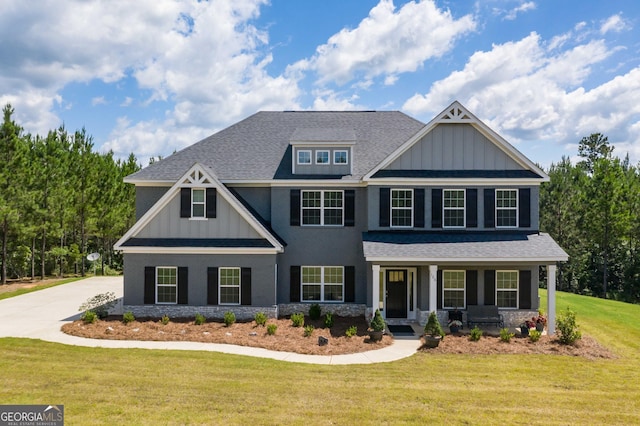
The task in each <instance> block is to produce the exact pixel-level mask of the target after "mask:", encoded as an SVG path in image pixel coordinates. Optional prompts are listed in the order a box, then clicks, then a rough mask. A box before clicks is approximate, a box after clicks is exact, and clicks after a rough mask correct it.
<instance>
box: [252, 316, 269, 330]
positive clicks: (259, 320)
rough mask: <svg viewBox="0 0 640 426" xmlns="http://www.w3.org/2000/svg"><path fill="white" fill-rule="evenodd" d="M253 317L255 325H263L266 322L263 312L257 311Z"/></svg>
mask: <svg viewBox="0 0 640 426" xmlns="http://www.w3.org/2000/svg"><path fill="white" fill-rule="evenodd" d="M253 319H254V320H255V321H256V325H261V326H263V327H264V326H265V324H266V323H267V315H266V314H265V313H264V312H258V313H257V314H256V315H255V316H254V317H253Z"/></svg>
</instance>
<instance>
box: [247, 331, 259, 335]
mask: <svg viewBox="0 0 640 426" xmlns="http://www.w3.org/2000/svg"><path fill="white" fill-rule="evenodd" d="M257 335H258V333H256V332H255V331H252V332H251V333H249V336H257Z"/></svg>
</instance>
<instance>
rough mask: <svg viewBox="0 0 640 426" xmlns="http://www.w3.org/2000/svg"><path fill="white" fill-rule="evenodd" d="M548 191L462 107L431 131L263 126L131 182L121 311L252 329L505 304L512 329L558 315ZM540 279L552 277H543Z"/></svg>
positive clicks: (310, 123) (336, 124) (179, 156)
mask: <svg viewBox="0 0 640 426" xmlns="http://www.w3.org/2000/svg"><path fill="white" fill-rule="evenodd" d="M548 179H549V178H548V176H547V175H546V174H545V172H544V171H543V170H541V169H540V168H539V167H537V166H536V165H535V164H533V163H532V162H531V161H530V160H529V159H527V158H526V157H525V156H524V155H522V154H521V153H520V152H519V151H518V150H516V149H515V148H514V147H513V146H512V145H510V144H509V143H508V142H507V141H505V140H504V139H503V138H502V137H500V136H499V135H498V134H496V133H495V132H494V131H492V130H491V129H490V128H489V127H487V126H486V125H485V124H484V123H482V122H481V121H480V120H478V119H477V118H476V117H475V116H474V115H473V114H471V113H470V112H469V111H468V110H466V109H465V108H464V107H463V106H462V105H461V104H459V103H458V102H454V103H453V104H451V105H450V106H449V107H447V108H446V109H445V110H444V111H443V112H442V113H440V114H439V115H438V116H436V117H435V118H434V119H433V120H432V121H431V122H429V123H428V124H426V125H425V124H424V123H421V122H419V121H417V120H415V119H413V118H411V117H409V116H407V115H405V114H403V113H400V112H377V111H361V112H259V113H256V114H254V115H252V116H250V117H248V118H246V119H245V120H243V121H240V122H239V123H236V124H234V125H232V126H230V127H228V128H226V129H224V130H222V131H220V132H218V133H216V134H214V135H212V136H209V137H208V138H206V139H204V140H202V141H200V142H198V143H196V144H194V145H192V146H190V147H188V148H186V149H184V150H182V151H180V152H177V153H175V154H173V155H172V156H170V157H168V158H166V159H164V160H162V161H159V162H156V163H153V164H151V165H149V166H148V167H146V168H144V169H142V170H140V171H139V172H137V173H135V174H133V175H131V176H128V177H127V178H126V182H129V183H132V184H135V185H136V212H137V222H136V224H135V225H134V226H133V227H132V228H131V229H130V230H129V231H128V232H127V233H126V235H124V236H123V237H122V239H120V240H119V241H118V242H117V243H116V245H115V248H116V249H118V250H122V251H123V255H124V305H125V306H124V309H125V310H131V311H132V312H134V314H136V315H137V316H161V315H163V314H166V315H169V316H170V317H182V316H193V315H194V314H195V313H196V312H200V313H201V314H203V315H205V316H207V317H218V318H219V317H222V316H223V314H224V312H227V311H234V312H235V314H236V316H238V317H239V318H252V317H253V315H254V314H255V313H256V312H258V311H262V312H265V313H267V314H268V315H271V316H277V315H280V316H282V315H288V314H291V313H294V312H306V311H307V310H308V307H309V306H310V305H311V304H312V303H319V304H321V305H322V307H323V311H332V312H335V313H337V314H339V315H366V316H367V317H370V316H371V315H372V314H373V312H374V311H375V310H376V309H380V311H381V312H382V313H383V315H384V316H385V317H386V319H387V320H388V321H399V322H402V321H416V322H419V323H421V324H424V322H425V321H426V317H427V315H428V313H429V312H431V311H437V312H438V314H439V316H440V317H441V318H442V319H443V320H444V318H445V314H446V311H447V310H451V309H456V308H457V309H459V310H461V311H463V312H464V311H465V310H466V307H467V306H468V305H497V306H498V307H499V308H500V311H501V313H502V314H503V316H504V317H505V320H506V322H507V323H511V324H514V323H517V322H519V321H520V320H521V319H523V318H527V317H530V316H531V315H532V314H533V313H535V312H536V311H537V310H538V308H539V299H538V287H539V276H540V275H541V274H540V271H541V266H544V267H545V268H544V273H545V274H546V280H547V284H548V287H549V298H548V299H549V304H548V307H547V311H548V314H549V332H550V333H553V323H554V321H553V319H554V314H555V271H556V263H557V262H561V261H566V260H567V254H566V253H565V252H564V251H563V250H562V249H561V248H560V247H559V246H558V245H557V244H556V243H555V242H554V241H553V239H552V238H551V237H549V236H548V235H547V234H543V233H540V232H539V221H538V216H539V214H538V213H539V212H538V198H539V187H540V184H541V183H542V182H545V181H547V180H548ZM543 276H544V274H543Z"/></svg>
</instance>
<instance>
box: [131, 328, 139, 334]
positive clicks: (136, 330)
mask: <svg viewBox="0 0 640 426" xmlns="http://www.w3.org/2000/svg"><path fill="white" fill-rule="evenodd" d="M131 331H133V332H134V333H137V332H138V331H140V329H139V328H134V329H133V330H131Z"/></svg>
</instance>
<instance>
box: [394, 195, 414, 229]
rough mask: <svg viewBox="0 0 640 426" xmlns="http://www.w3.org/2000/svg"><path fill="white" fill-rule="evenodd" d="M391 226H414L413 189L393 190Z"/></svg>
mask: <svg viewBox="0 0 640 426" xmlns="http://www.w3.org/2000/svg"><path fill="white" fill-rule="evenodd" d="M391 226H392V227H396V228H411V227H412V226H413V190H412V189H392V190H391Z"/></svg>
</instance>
